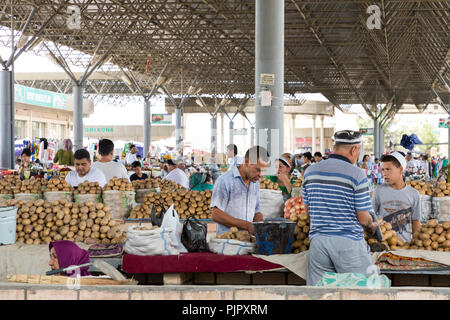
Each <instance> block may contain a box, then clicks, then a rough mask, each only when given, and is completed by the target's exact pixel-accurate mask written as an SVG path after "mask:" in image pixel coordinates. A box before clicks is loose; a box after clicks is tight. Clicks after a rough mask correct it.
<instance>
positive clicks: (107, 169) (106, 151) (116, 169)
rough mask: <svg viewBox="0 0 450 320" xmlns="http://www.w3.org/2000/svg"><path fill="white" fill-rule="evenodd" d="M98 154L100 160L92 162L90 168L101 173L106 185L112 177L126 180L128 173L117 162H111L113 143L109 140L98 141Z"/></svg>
mask: <svg viewBox="0 0 450 320" xmlns="http://www.w3.org/2000/svg"><path fill="white" fill-rule="evenodd" d="M98 153H99V154H100V160H99V161H97V162H94V164H93V165H92V167H94V168H97V169H99V170H100V171H102V172H103V174H104V175H105V179H106V182H107V183H108V181H109V180H111V179H112V178H114V177H117V178H119V179H121V178H125V179H128V172H127V169H126V168H125V166H124V165H123V164H121V163H119V162H114V161H112V159H113V156H114V143H113V142H112V141H111V140H109V139H102V140H100V141H99V142H98Z"/></svg>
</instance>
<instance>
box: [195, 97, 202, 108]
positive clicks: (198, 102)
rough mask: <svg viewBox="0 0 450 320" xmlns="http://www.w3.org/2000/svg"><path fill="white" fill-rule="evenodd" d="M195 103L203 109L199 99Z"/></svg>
mask: <svg viewBox="0 0 450 320" xmlns="http://www.w3.org/2000/svg"><path fill="white" fill-rule="evenodd" d="M195 103H196V104H198V105H199V106H200V107H203V104H202V102H201V101H200V99H195Z"/></svg>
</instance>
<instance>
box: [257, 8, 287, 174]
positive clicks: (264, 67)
mask: <svg viewBox="0 0 450 320" xmlns="http://www.w3.org/2000/svg"><path fill="white" fill-rule="evenodd" d="M255 36H256V42H255V99H256V101H255V107H256V109H255V113H256V130H257V132H258V133H257V135H256V136H257V139H258V140H257V144H258V145H261V146H262V145H264V144H266V145H267V150H268V151H269V153H270V156H271V158H272V161H271V164H272V166H271V168H270V169H269V171H268V172H267V174H270V173H273V172H274V171H275V159H276V158H277V157H279V153H280V152H283V150H284V129H283V128H284V123H283V115H284V105H283V100H284V99H283V94H284V1H280V0H256V9H255ZM263 74H265V75H267V76H264V77H262V75H263ZM262 78H264V79H262ZM262 80H263V81H262ZM261 91H270V92H271V103H270V106H262V104H261ZM265 129H268V130H267V131H266V132H267V135H264V134H262V131H265ZM276 131H278V134H275V136H277V139H278V140H277V142H278V145H272V140H273V139H272V138H271V137H272V135H273V133H274V132H276ZM263 136H266V137H267V141H260V138H261V137H263ZM277 142H275V144H276V143H277Z"/></svg>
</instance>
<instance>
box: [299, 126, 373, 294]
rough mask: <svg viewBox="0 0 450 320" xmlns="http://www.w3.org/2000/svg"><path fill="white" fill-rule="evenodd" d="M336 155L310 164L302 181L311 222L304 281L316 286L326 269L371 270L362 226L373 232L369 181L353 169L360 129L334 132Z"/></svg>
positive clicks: (359, 141)
mask: <svg viewBox="0 0 450 320" xmlns="http://www.w3.org/2000/svg"><path fill="white" fill-rule="evenodd" d="M334 141H335V146H334V154H331V155H330V156H329V158H328V160H326V161H321V162H319V163H317V164H315V165H313V166H310V167H309V168H308V169H307V170H306V172H305V176H304V179H303V184H302V196H303V202H304V204H305V209H306V212H307V213H308V214H309V217H310V220H311V229H310V231H309V238H310V240H311V245H310V248H309V255H308V271H307V279H306V283H307V285H308V286H311V285H315V284H316V283H317V282H318V281H320V279H321V278H322V276H323V274H324V273H326V272H334V273H336V272H337V273H361V274H368V273H371V270H373V269H372V268H374V264H373V261H372V258H371V256H370V255H369V247H368V245H367V243H366V241H365V240H364V230H363V228H364V229H366V230H367V231H368V233H369V234H373V233H375V231H376V229H377V227H378V225H379V224H378V222H375V221H373V220H372V218H371V215H370V213H369V211H370V210H371V209H372V205H371V200H370V194H369V182H368V180H367V177H366V176H365V174H364V172H363V171H362V170H361V169H359V168H357V167H355V166H354V164H355V163H356V162H357V161H358V158H359V154H360V152H361V133H360V132H359V131H351V130H343V131H338V132H336V133H335V134H334Z"/></svg>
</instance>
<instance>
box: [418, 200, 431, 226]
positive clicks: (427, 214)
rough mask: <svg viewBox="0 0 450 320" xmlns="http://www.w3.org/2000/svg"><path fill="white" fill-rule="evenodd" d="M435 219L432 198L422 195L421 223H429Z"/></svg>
mask: <svg viewBox="0 0 450 320" xmlns="http://www.w3.org/2000/svg"><path fill="white" fill-rule="evenodd" d="M432 217H433V210H432V207H431V196H428V195H426V194H421V195H420V221H421V222H427V221H428V220H429V219H432Z"/></svg>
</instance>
